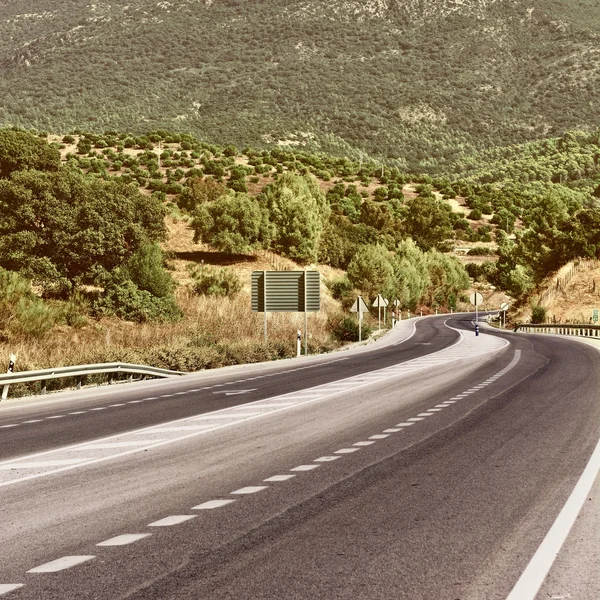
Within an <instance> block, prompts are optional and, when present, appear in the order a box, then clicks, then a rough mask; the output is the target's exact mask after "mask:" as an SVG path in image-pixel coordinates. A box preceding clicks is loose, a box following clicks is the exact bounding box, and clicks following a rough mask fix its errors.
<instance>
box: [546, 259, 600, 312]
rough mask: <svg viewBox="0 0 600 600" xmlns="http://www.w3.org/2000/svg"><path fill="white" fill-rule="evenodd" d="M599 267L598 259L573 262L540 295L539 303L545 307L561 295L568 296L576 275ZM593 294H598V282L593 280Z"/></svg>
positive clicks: (591, 285) (591, 286)
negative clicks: (569, 286) (568, 290)
mask: <svg viewBox="0 0 600 600" xmlns="http://www.w3.org/2000/svg"><path fill="white" fill-rule="evenodd" d="M597 267H598V261H597V260H596V259H581V260H578V261H572V262H570V263H567V265H566V266H565V267H564V268H563V269H562V274H561V275H560V276H559V277H557V278H556V279H555V280H554V281H553V282H552V284H550V286H548V287H547V288H546V289H545V290H544V291H543V292H542V294H541V295H540V300H539V303H540V304H541V305H542V306H543V305H544V304H547V303H548V302H550V301H551V300H553V299H554V298H556V296H558V295H559V294H562V295H563V296H566V294H567V286H568V285H569V283H571V280H572V279H573V277H575V275H576V274H577V273H579V272H581V271H585V270H591V269H595V268H597ZM590 288H591V291H592V292H594V293H595V292H596V280H595V279H594V280H592V282H591V284H590Z"/></svg>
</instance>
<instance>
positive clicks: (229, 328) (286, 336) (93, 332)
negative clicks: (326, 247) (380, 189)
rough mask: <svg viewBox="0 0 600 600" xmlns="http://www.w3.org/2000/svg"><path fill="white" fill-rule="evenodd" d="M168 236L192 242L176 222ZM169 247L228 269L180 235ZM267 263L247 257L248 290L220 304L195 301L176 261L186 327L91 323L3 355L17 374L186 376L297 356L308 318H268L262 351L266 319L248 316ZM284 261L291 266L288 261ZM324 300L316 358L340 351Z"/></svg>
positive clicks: (329, 303)
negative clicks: (92, 371)
mask: <svg viewBox="0 0 600 600" xmlns="http://www.w3.org/2000/svg"><path fill="white" fill-rule="evenodd" d="M171 232H172V234H173V233H175V232H180V233H182V234H183V233H185V234H186V235H187V230H186V229H185V228H184V227H182V226H181V224H180V223H179V224H176V223H173V224H172V229H171ZM171 240H172V241H171V242H170V247H177V248H179V251H180V252H182V253H183V252H191V253H192V254H194V253H199V255H202V256H205V258H207V260H206V262H207V263H210V264H223V263H222V262H219V260H218V259H219V256H216V257H215V255H219V253H215V252H209V251H208V250H198V249H194V247H193V246H196V245H192V246H190V245H186V244H188V243H189V244H191V242H190V241H189V240H188V242H185V241H184V240H183V238H180V239H179V241H177V236H176V235H172V236H171ZM194 256H195V254H194ZM229 259H231V257H229ZM250 259H252V260H250ZM269 260H272V257H271V258H270V259H267V258H265V257H261V256H258V257H248V260H247V261H242V262H239V263H236V264H235V265H232V268H234V269H235V270H236V271H237V272H238V274H239V275H240V277H242V278H244V280H245V281H247V285H246V286H245V289H244V290H243V291H242V292H241V293H240V294H238V295H237V296H235V297H233V298H221V297H214V296H197V295H195V294H193V293H192V292H191V290H190V288H189V287H188V286H187V285H185V278H186V277H188V269H187V265H188V264H190V261H189V260H185V259H176V260H174V261H173V262H174V263H175V265H174V266H175V267H176V269H175V272H174V274H175V278H176V279H177V280H178V281H179V283H180V285H179V287H178V289H177V301H178V303H179V305H180V306H181V308H182V309H183V311H184V314H185V318H184V319H183V320H182V321H181V322H178V323H168V324H161V323H144V324H138V323H130V322H126V321H122V320H120V319H116V318H113V319H111V318H103V319H100V320H94V319H91V318H90V319H88V322H87V324H86V325H84V326H83V327H79V328H73V327H68V326H66V325H61V326H56V327H54V328H53V329H52V330H51V331H50V332H49V333H48V334H47V335H46V336H45V337H43V338H40V339H36V338H22V339H16V338H14V339H11V340H10V341H5V342H1V343H0V356H2V355H4V356H8V354H9V353H15V354H17V356H18V361H17V369H18V370H20V371H23V370H30V369H40V368H46V367H52V366H64V365H71V364H87V363H94V362H110V361H125V362H140V363H144V364H153V365H155V366H162V367H166V368H175V369H178V370H188V369H187V368H190V369H195V368H205V367H211V366H220V365H224V364H232V363H235V362H254V361H256V360H268V359H269V358H277V357H282V356H293V355H294V354H295V351H296V335H297V330H298V329H300V330H302V331H304V315H303V314H299V313H272V314H269V315H268V316H267V331H268V344H267V345H265V344H264V341H263V339H264V333H263V331H264V316H263V314H262V313H260V314H259V313H253V312H252V310H251V303H250V285H249V282H250V271H251V270H253V269H254V268H258V269H261V268H263V269H264V268H266V269H269V268H271V267H270V266H269ZM280 260H281V261H284V262H286V264H287V262H288V261H285V259H280ZM192 262H195V261H192ZM289 262H290V263H291V261H289ZM290 266H293V263H291V265H290ZM296 268H297V267H296ZM322 271H324V273H323V275H324V278H325V277H332V276H337V275H338V272H337V271H336V270H334V269H322ZM188 279H189V277H188ZM321 297H322V309H321V311H320V312H319V313H310V314H309V315H308V329H309V347H310V348H312V351H318V350H327V349H332V348H333V347H335V345H336V343H335V342H333V341H332V340H331V338H330V335H329V332H328V325H327V323H328V316H329V315H331V314H333V313H335V312H337V311H338V310H339V305H338V303H337V302H335V301H334V300H333V299H332V298H331V297H330V295H329V292H328V290H327V288H326V286H325V285H324V284H323V285H322V294H321ZM190 349H193V353H195V355H194V356H191V355H190V352H192V350H190ZM206 349H210V353H208V354H207V353H206V352H204V351H205V350H206Z"/></svg>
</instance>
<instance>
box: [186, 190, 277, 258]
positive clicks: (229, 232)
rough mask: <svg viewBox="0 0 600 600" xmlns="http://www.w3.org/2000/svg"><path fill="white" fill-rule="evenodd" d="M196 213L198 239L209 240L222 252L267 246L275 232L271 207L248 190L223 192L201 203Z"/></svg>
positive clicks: (195, 229)
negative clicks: (270, 213)
mask: <svg viewBox="0 0 600 600" xmlns="http://www.w3.org/2000/svg"><path fill="white" fill-rule="evenodd" d="M193 215H194V218H193V221H192V228H193V229H194V241H202V242H206V243H207V244H210V245H211V246H213V248H215V249H216V250H221V251H222V252H229V253H244V252H250V251H252V250H255V249H257V248H265V247H267V246H268V244H269V241H270V239H271V236H272V227H271V226H270V224H269V220H268V213H267V211H266V210H265V209H264V208H263V207H262V206H261V205H260V204H259V203H258V202H257V201H256V200H255V199H254V198H251V197H250V196H248V194H244V193H235V192H232V193H231V194H228V195H226V196H221V197H220V198H219V199H218V200H216V201H215V202H210V203H207V204H201V205H199V206H197V207H196V209H195V211H194V213H193Z"/></svg>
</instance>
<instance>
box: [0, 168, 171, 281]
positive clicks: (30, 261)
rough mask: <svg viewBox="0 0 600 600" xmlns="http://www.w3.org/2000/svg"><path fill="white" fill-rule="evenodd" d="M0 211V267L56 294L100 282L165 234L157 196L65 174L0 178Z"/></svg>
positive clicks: (116, 183) (19, 174) (27, 173)
mask: <svg viewBox="0 0 600 600" xmlns="http://www.w3.org/2000/svg"><path fill="white" fill-rule="evenodd" d="M0 212H1V213H2V214H3V219H2V221H0V266H3V267H5V268H7V269H10V270H14V271H22V272H24V273H26V274H28V275H29V276H31V277H33V278H34V280H35V281H36V282H38V283H40V284H42V285H43V286H45V287H46V288H47V289H49V290H50V289H53V290H55V291H60V290H68V289H70V287H71V285H72V284H78V283H86V282H93V281H95V280H96V278H97V276H98V275H99V274H100V273H101V272H110V271H111V270H112V269H114V268H115V267H117V266H119V265H122V264H123V263H124V262H125V261H127V260H128V259H129V257H130V256H131V255H132V254H133V253H134V252H135V251H136V250H137V249H138V248H139V247H140V246H141V245H142V244H143V243H144V242H148V241H156V240H161V239H163V238H164V235H165V231H166V229H165V223H164V209H163V207H162V206H161V204H160V203H159V202H158V201H157V200H155V199H154V198H151V197H150V198H149V197H145V196H142V195H141V194H140V193H139V192H138V190H137V188H135V187H133V186H128V185H125V184H123V183H121V182H119V181H105V180H103V179H98V178H86V177H84V176H82V175H80V174H78V173H76V172H74V171H71V170H68V169H64V168H63V169H61V170H60V171H58V172H55V173H42V172H39V171H21V172H16V173H13V175H12V177H11V178H10V179H8V180H0Z"/></svg>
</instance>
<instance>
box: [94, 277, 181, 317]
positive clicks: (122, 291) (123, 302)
mask: <svg viewBox="0 0 600 600" xmlns="http://www.w3.org/2000/svg"><path fill="white" fill-rule="evenodd" d="M93 309H94V311H95V313H96V314H97V315H98V316H104V315H108V316H115V317H119V318H120V319H125V320H127V321H136V322H138V323H145V322H148V321H158V322H172V321H178V320H180V319H181V318H182V316H183V313H182V311H181V309H180V308H179V306H178V305H177V303H176V302H175V299H174V298H173V296H167V297H162V298H159V297H157V296H153V295H152V294H151V293H150V292H148V291H147V290H141V289H139V288H138V286H137V285H136V284H135V283H134V282H133V281H131V280H129V279H120V278H115V279H114V280H111V281H109V282H108V283H107V285H106V288H105V290H104V294H103V295H102V296H100V298H98V299H97V300H96V301H95V302H94V305H93Z"/></svg>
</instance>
